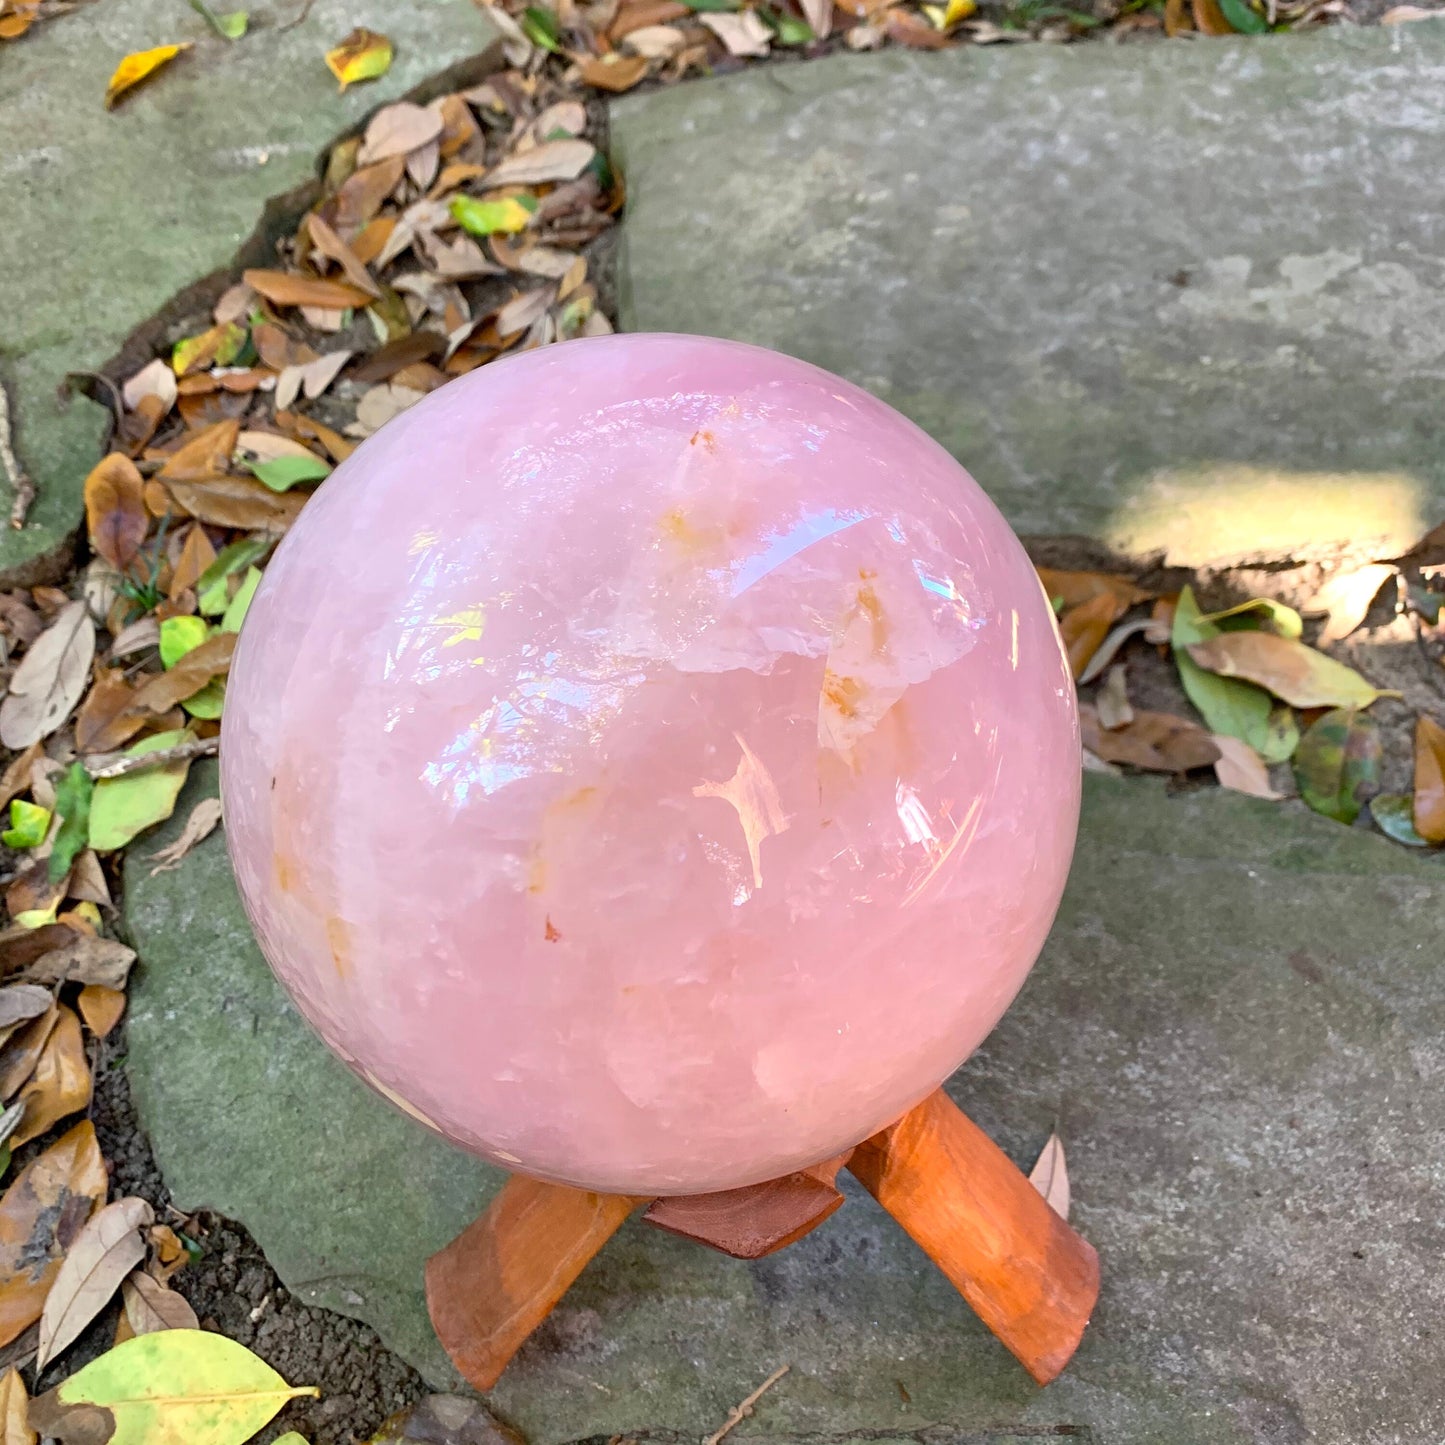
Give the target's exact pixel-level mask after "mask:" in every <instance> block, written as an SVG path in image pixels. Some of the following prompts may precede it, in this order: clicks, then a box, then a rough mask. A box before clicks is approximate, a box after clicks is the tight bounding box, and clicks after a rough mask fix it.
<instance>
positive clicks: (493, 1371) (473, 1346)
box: [426, 1175, 642, 1390]
mask: <svg viewBox="0 0 1445 1445" xmlns="http://www.w3.org/2000/svg"><path fill="white" fill-rule="evenodd" d="M641 1202H642V1201H640V1200H637V1199H633V1198H630V1197H629V1196H627V1195H625V1194H593V1193H590V1192H588V1191H586V1190H582V1189H568V1188H565V1187H564V1186H562V1185H559V1184H543V1183H540V1182H539V1181H538V1180H535V1179H525V1178H523V1177H522V1176H520V1175H514V1176H513V1177H512V1178H511V1179H509V1180H508V1181H507V1183H506V1184H505V1185H504V1186H503V1188H502V1192H501V1193H500V1194H498V1195H497V1197H496V1198H495V1199H494V1200H493V1201H492V1203H491V1206H490V1208H488V1210H487V1212H486V1213H485V1214H483V1215H482V1217H481V1218H480V1219H478V1220H476V1221H475V1222H474V1223H472V1224H470V1225H468V1226H467V1228H466V1229H464V1230H463V1231H462V1232H461V1233H460V1234H459V1235H457V1237H456V1238H455V1239H454V1240H452V1242H451V1243H450V1244H449V1245H447V1246H446V1248H445V1249H441V1250H438V1251H437V1253H436V1254H434V1255H432V1257H431V1258H430V1259H429V1260H428V1261H427V1265H426V1302H427V1310H428V1312H429V1313H430V1315H431V1320H432V1326H433V1328H434V1329H435V1330H436V1332H437V1338H438V1339H439V1340H440V1341H441V1343H442V1346H443V1348H444V1349H445V1350H446V1352H447V1354H448V1355H450V1356H451V1358H452V1362H453V1363H454V1364H455V1365H456V1367H457V1369H458V1370H459V1371H461V1373H462V1375H463V1376H465V1378H466V1379H467V1380H468V1381H469V1382H470V1383H471V1384H472V1385H474V1386H475V1387H476V1388H477V1389H479V1390H489V1389H491V1387H492V1386H493V1385H495V1384H496V1382H497V1378H498V1377H499V1376H500V1375H501V1373H502V1371H503V1370H504V1369H505V1368H506V1366H507V1362H508V1361H509V1360H510V1359H511V1358H512V1356H513V1355H514V1354H516V1352H517V1351H518V1350H519V1349H520V1348H521V1346H522V1342H523V1341H524V1340H525V1339H526V1338H527V1336H528V1335H530V1334H531V1333H532V1331H533V1330H534V1329H536V1328H537V1326H538V1325H539V1324H541V1323H542V1321H543V1320H544V1319H546V1317H547V1316H548V1314H550V1313H551V1311H552V1308H553V1306H555V1305H556V1303H557V1301H558V1300H560V1299H561V1298H562V1296H563V1295H564V1294H565V1293H566V1292H567V1289H568V1287H569V1286H570V1285H571V1284H572V1282H573V1280H575V1279H576V1278H577V1276H578V1275H579V1274H581V1273H582V1271H583V1269H584V1268H585V1267H586V1265H587V1263H588V1261H589V1260H591V1259H592V1257H593V1256H594V1255H595V1254H597V1252H598V1251H599V1250H600V1249H601V1248H602V1246H603V1245H604V1244H606V1243H607V1241H608V1240H609V1239H611V1238H612V1236H613V1235H614V1234H615V1233H616V1232H617V1230H618V1228H619V1227H620V1226H621V1224H622V1222H623V1220H625V1219H626V1218H627V1216H628V1215H629V1214H630V1213H631V1212H632V1210H633V1208H634V1206H635V1205H637V1204H639V1203H641Z"/></svg>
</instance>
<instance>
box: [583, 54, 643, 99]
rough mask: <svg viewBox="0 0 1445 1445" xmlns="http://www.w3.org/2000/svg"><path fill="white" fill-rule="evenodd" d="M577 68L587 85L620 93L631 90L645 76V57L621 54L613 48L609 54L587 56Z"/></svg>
mask: <svg viewBox="0 0 1445 1445" xmlns="http://www.w3.org/2000/svg"><path fill="white" fill-rule="evenodd" d="M579 69H580V70H581V73H582V79H583V80H584V81H585V82H586V83H587V84H588V85H591V86H595V87H596V88H597V89H598V90H606V91H611V92H612V93H613V94H621V92H623V91H625V90H631V89H632V87H633V86H634V85H636V84H637V83H638V82H639V81H640V80H642V79H643V77H644V76H646V74H647V58H646V57H645V56H643V55H623V54H621V53H620V52H619V51H616V50H614V51H613V52H612V53H611V54H610V55H605V56H602V55H597V56H588V57H587V59H585V60H584V61H583V62H582V64H581V66H580V67H579Z"/></svg>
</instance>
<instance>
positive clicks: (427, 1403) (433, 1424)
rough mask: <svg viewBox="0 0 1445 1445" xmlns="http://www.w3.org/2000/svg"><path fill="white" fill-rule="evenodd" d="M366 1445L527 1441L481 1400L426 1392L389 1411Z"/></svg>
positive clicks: (496, 1444)
mask: <svg viewBox="0 0 1445 1445" xmlns="http://www.w3.org/2000/svg"><path fill="white" fill-rule="evenodd" d="M367 1445H526V1442H525V1440H524V1439H523V1437H522V1436H521V1435H520V1434H519V1433H518V1432H517V1431H516V1430H514V1429H513V1428H512V1427H511V1426H510V1425H507V1424H504V1423H503V1422H502V1421H501V1420H499V1419H497V1417H496V1416H495V1415H493V1414H492V1412H491V1411H490V1410H488V1409H487V1407H486V1406H485V1405H484V1404H483V1403H482V1402H481V1401H480V1400H468V1399H464V1398H463V1397H462V1396H460V1395H425V1396H423V1397H422V1398H421V1399H420V1400H418V1401H417V1402H416V1404H414V1405H408V1406H406V1407H405V1408H404V1409H401V1410H398V1411H397V1412H396V1413H395V1414H394V1415H389V1416H388V1417H387V1418H386V1419H385V1420H383V1421H382V1423H381V1428H380V1429H379V1430H378V1431H377V1432H376V1434H375V1435H373V1436H372V1438H371V1439H370V1440H369V1441H368V1442H367Z"/></svg>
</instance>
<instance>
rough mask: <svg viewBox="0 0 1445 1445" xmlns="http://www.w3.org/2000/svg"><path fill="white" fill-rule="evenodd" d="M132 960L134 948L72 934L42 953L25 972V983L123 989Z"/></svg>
mask: <svg viewBox="0 0 1445 1445" xmlns="http://www.w3.org/2000/svg"><path fill="white" fill-rule="evenodd" d="M134 962H135V950H134V949H133V948H127V947H126V946H125V944H123V943H118V942H116V940H115V939H113V938H100V937H87V936H86V935H84V934H80V935H77V936H75V937H73V938H72V939H71V940H70V941H69V942H67V943H66V944H64V945H63V946H62V947H60V948H53V949H51V950H50V951H49V952H48V953H43V954H41V955H40V957H39V958H37V959H36V960H35V962H34V963H32V964H31V965H30V966H29V967H28V968H27V969H26V970H25V972H24V975H23V976H24V979H25V981H26V982H27V983H36V984H40V983H98V984H102V985H104V986H105V987H106V988H124V987H125V981H126V979H127V978H128V977H129V975H130V966H131V964H133V963H134Z"/></svg>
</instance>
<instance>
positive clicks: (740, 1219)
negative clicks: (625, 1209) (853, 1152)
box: [642, 1161, 843, 1259]
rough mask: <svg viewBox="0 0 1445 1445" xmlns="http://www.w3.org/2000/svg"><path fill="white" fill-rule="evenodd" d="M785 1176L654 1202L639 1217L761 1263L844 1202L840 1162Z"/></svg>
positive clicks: (728, 1252)
mask: <svg viewBox="0 0 1445 1445" xmlns="http://www.w3.org/2000/svg"><path fill="white" fill-rule="evenodd" d="M830 1163H831V1165H832V1169H831V1172H830V1173H826V1177H823V1176H822V1175H820V1172H819V1171H827V1170H828V1167H829V1166H828V1165H826V1164H824V1165H818V1166H816V1168H815V1169H805V1170H802V1171H800V1172H799V1173H797V1174H786V1175H784V1176H783V1177H782V1178H781V1179H770V1180H768V1181H767V1183H765V1184H750V1185H747V1186H746V1187H745V1188H742V1189H725V1190H722V1191H721V1192H720V1193H717V1194H687V1195H679V1196H674V1197H672V1198H668V1199H655V1200H654V1201H653V1202H652V1204H651V1205H649V1206H648V1210H647V1213H646V1214H644V1215H643V1216H642V1218H643V1220H644V1221H645V1222H646V1223H648V1224H653V1225H656V1226H657V1228H658V1229H665V1230H667V1231H668V1233H670V1234H680V1235H681V1236H682V1237H683V1238H684V1239H691V1240H693V1241H694V1242H695V1243H697V1244H705V1245H707V1246H708V1248H710V1249H716V1250H720V1251H721V1252H722V1253H723V1254H730V1255H732V1257H733V1258H734V1259H762V1258H763V1256H764V1255H769V1254H772V1253H774V1252H775V1251H777V1250H779V1249H782V1248H783V1247H784V1246H785V1245H789V1244H792V1243H793V1241H794V1240H796V1239H801V1238H802V1237H803V1236H804V1235H805V1234H807V1233H808V1232H809V1231H810V1230H813V1229H816V1228H817V1227H818V1226H819V1225H820V1224H821V1223H822V1222H823V1221H824V1220H825V1219H827V1218H828V1216H829V1215H830V1214H832V1213H833V1212H834V1211H835V1210H837V1209H838V1207H839V1206H840V1205H841V1204H842V1203H843V1196H842V1195H841V1194H840V1193H839V1192H838V1190H837V1188H836V1186H835V1185H834V1184H833V1182H832V1181H833V1178H834V1176H836V1174H837V1172H838V1167H839V1161H830Z"/></svg>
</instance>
